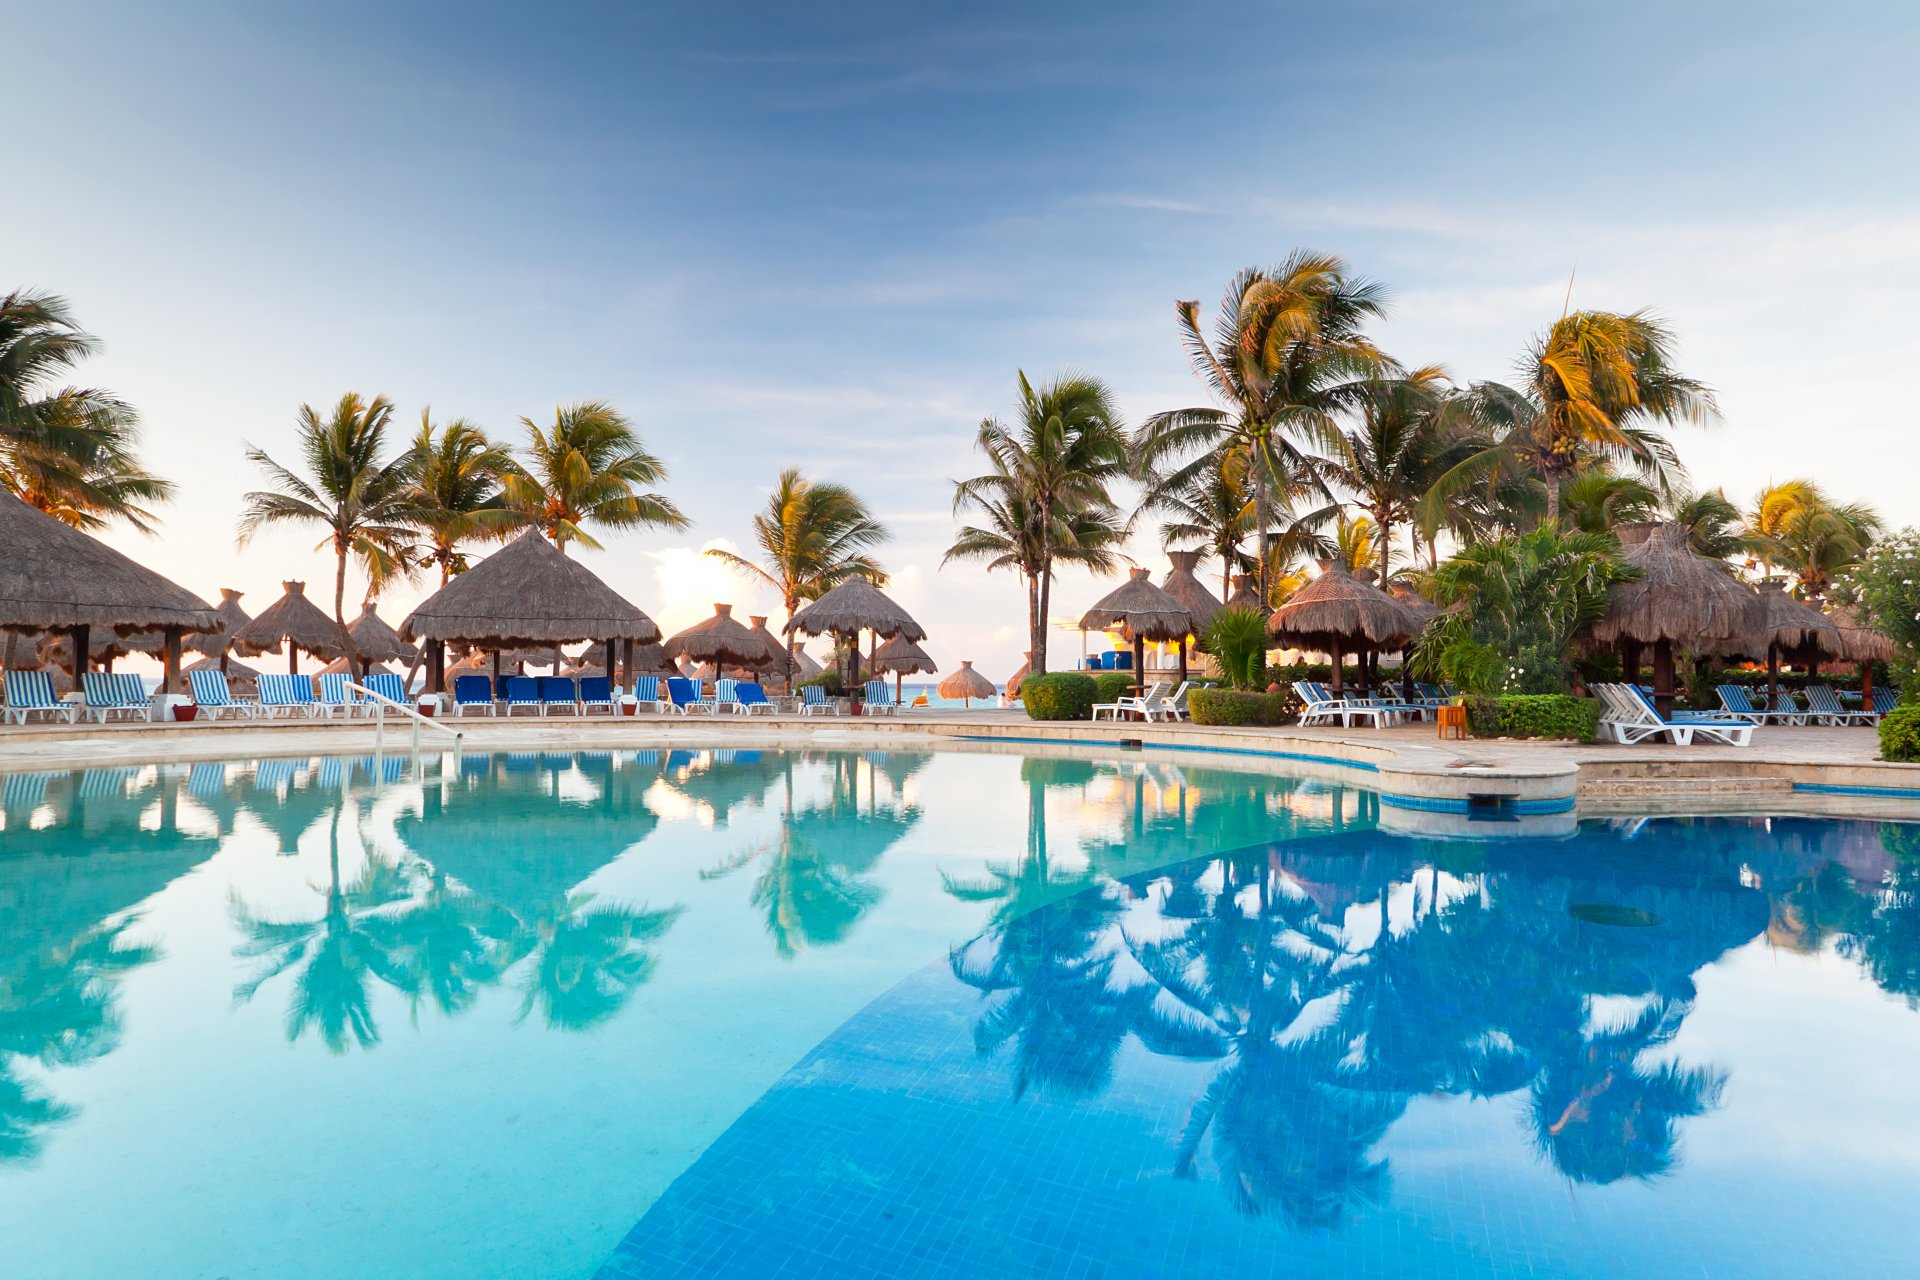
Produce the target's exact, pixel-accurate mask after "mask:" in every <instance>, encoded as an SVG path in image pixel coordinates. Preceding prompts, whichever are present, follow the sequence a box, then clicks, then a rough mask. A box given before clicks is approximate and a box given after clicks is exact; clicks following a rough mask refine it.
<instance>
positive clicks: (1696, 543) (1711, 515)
mask: <svg viewBox="0 0 1920 1280" xmlns="http://www.w3.org/2000/svg"><path fill="white" fill-rule="evenodd" d="M1661 514H1662V515H1664V516H1665V517H1666V519H1668V520H1671V521H1673V522H1674V523H1675V524H1682V525H1685V526H1686V527H1687V545H1689V546H1690V547H1692V548H1693V550H1694V554H1696V555H1702V556H1705V557H1706V558H1707V559H1709V560H1732V559H1734V558H1735V557H1738V556H1743V555H1746V554H1747V553H1748V552H1749V551H1750V550H1751V549H1752V548H1751V546H1750V544H1749V543H1748V541H1747V539H1746V538H1745V537H1744V536H1742V535H1741V533H1740V508H1738V507H1736V506H1734V505H1733V502H1732V501H1731V500H1730V499H1728V497H1727V495H1726V493H1725V492H1724V491H1722V490H1719V489H1702V490H1694V489H1687V488H1677V489H1674V490H1673V491H1672V492H1671V493H1669V494H1668V495H1667V501H1666V504H1665V506H1664V508H1663V510H1662V512H1661Z"/></svg>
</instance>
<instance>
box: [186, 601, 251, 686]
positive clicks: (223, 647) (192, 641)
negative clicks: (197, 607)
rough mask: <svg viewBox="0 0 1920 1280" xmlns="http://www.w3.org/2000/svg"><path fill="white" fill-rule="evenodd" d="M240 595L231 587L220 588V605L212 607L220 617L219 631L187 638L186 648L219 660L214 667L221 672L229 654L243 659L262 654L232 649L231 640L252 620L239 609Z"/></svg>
mask: <svg viewBox="0 0 1920 1280" xmlns="http://www.w3.org/2000/svg"><path fill="white" fill-rule="evenodd" d="M241 594H242V593H241V592H238V591H235V590H234V589H233V588H232V587H222V588H220V603H219V604H217V605H215V606H214V607H213V611H214V612H215V613H217V614H219V615H220V623H221V627H220V630H218V631H209V632H204V633H202V632H195V633H194V634H193V635H190V636H188V637H187V648H189V649H191V650H193V651H194V652H195V653H203V654H205V655H206V656H207V657H209V658H219V659H221V660H222V661H220V662H219V663H217V664H216V665H217V666H218V667H219V669H220V670H222V671H226V670H227V669H228V664H227V663H226V661H225V659H226V658H227V656H228V655H229V654H233V653H238V654H239V655H240V656H241V657H243V658H253V657H258V656H259V654H260V653H261V652H262V651H261V650H258V649H246V650H239V649H235V648H234V645H233V638H234V637H235V636H237V635H239V634H240V632H241V630H242V629H243V628H244V627H245V626H246V625H247V624H248V623H249V622H252V621H253V619H252V618H251V617H250V616H248V614H247V611H246V610H245V609H242V608H241V607H240V596H241ZM194 665H195V666H196V667H198V666H199V664H198V663H196V664H194Z"/></svg>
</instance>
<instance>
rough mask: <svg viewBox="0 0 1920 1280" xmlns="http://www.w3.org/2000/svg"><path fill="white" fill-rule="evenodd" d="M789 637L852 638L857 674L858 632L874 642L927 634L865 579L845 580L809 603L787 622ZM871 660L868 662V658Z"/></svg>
mask: <svg viewBox="0 0 1920 1280" xmlns="http://www.w3.org/2000/svg"><path fill="white" fill-rule="evenodd" d="M786 630H787V632H788V634H793V633H796V632H797V633H799V634H800V635H803V636H827V635H831V636H849V637H852V639H853V641H854V643H853V646H852V648H853V655H852V657H851V659H850V661H851V662H852V663H853V664H854V669H855V671H856V672H857V671H858V669H859V661H860V644H859V639H860V633H861V632H862V631H871V632H872V633H873V634H874V637H875V640H876V642H877V641H879V640H891V639H893V638H894V637H895V636H905V637H906V638H907V639H909V640H914V641H919V640H925V639H926V638H927V631H926V628H925V627H922V626H921V625H920V624H919V623H917V622H915V621H914V620H913V617H912V615H911V614H909V613H908V612H907V611H906V610H905V609H902V608H901V607H900V606H899V605H897V604H895V603H894V602H893V601H892V600H891V599H890V598H888V596H887V594H886V592H884V591H882V590H880V588H878V587H876V586H874V585H873V584H872V583H871V582H868V581H867V580H866V579H865V578H860V577H853V578H848V579H847V580H846V581H845V582H843V583H841V584H840V585H839V586H837V587H835V588H834V589H833V590H831V591H829V592H827V594H825V595H823V596H821V597H820V598H819V599H818V600H815V601H814V602H813V603H812V604H810V605H808V606H806V608H804V609H801V610H800V611H799V612H797V613H795V614H794V615H793V616H792V617H791V618H788V619H787V625H786ZM869 660H871V659H869Z"/></svg>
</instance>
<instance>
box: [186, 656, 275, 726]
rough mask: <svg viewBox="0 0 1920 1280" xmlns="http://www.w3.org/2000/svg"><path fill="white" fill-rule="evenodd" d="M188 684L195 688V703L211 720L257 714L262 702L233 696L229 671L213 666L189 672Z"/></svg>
mask: <svg viewBox="0 0 1920 1280" xmlns="http://www.w3.org/2000/svg"><path fill="white" fill-rule="evenodd" d="M187 686H188V687H189V688H190V689H192V690H193V705H194V706H196V707H198V708H200V711H201V713H202V714H204V715H205V716H206V717H207V719H209V720H218V719H219V718H220V717H221V716H224V715H234V716H248V717H251V716H257V715H259V714H260V704H259V703H257V702H249V701H245V700H242V699H239V698H235V697H234V696H233V690H232V689H231V688H230V687H229V686H228V684H227V673H226V672H224V671H215V670H213V669H211V668H209V669H207V670H205V671H189V672H187Z"/></svg>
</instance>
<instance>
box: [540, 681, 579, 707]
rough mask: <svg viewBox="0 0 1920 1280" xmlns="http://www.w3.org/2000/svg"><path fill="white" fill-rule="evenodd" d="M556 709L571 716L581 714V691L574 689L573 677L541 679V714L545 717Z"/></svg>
mask: <svg viewBox="0 0 1920 1280" xmlns="http://www.w3.org/2000/svg"><path fill="white" fill-rule="evenodd" d="M556 707H558V708H560V709H562V710H564V711H566V712H567V714H569V715H578V714H579V713H580V691H579V690H578V689H577V688H575V687H574V683H573V677H572V676H541V677H540V714H541V715H543V716H544V715H545V714H547V712H549V711H552V710H553V709H555V708H556Z"/></svg>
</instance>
